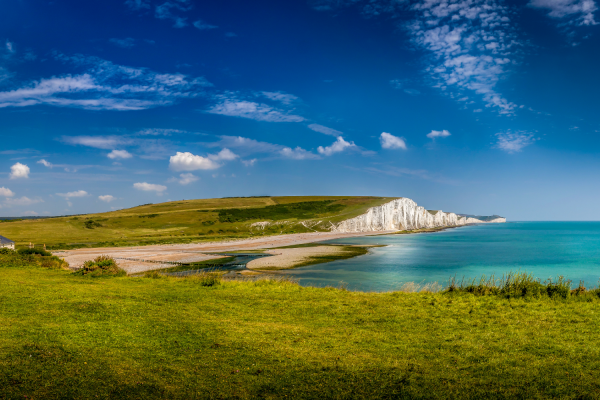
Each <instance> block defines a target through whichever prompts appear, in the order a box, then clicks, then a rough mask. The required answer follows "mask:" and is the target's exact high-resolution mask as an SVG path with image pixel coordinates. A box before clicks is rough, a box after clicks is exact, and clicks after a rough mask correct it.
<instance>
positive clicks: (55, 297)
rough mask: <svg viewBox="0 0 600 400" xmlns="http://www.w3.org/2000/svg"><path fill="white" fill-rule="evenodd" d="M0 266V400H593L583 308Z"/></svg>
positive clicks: (587, 314)
mask: <svg viewBox="0 0 600 400" xmlns="http://www.w3.org/2000/svg"><path fill="white" fill-rule="evenodd" d="M6 260H8V259H5V260H4V261H3V260H2V259H0V275H1V277H2V278H1V279H0V398H3V399H75V398H76V399H115V398H119V399H167V398H168V399H194V398H201V399H206V398H214V399H255V398H266V399H285V398H289V399H303V398H315V399H316V398H319V399H322V398H336V399H379V398H385V399H390V398H407V399H408V398H448V399H461V398H465V399H466V398H498V399H514V398H528V399H529V398H565V399H567V398H568V399H571V398H572V399H588V398H590V399H591V398H598V397H600V344H599V343H600V318H598V313H599V310H600V300H599V299H598V295H597V293H596V292H593V293H589V292H588V293H586V295H585V296H584V295H580V296H577V295H575V294H572V295H571V294H569V292H568V291H567V292H565V293H563V294H564V295H565V296H566V298H563V297H562V295H560V293H558V294H559V295H557V296H554V297H552V298H551V297H548V295H546V294H545V293H546V289H544V292H543V294H542V295H541V296H539V297H536V296H529V297H525V298H523V297H518V296H517V297H515V298H507V297H510V296H513V295H515V294H514V293H513V294H512V295H511V294H510V293H509V294H507V293H508V292H507V293H504V292H503V293H504V294H502V293H497V294H496V295H489V294H488V295H476V294H473V293H465V291H464V290H463V291H455V292H446V293H402V292H394V293H380V294H377V293H360V292H349V291H345V290H340V289H336V288H320V289H319V288H305V287H300V286H298V285H296V284H294V283H293V282H289V281H273V280H270V281H269V280H258V281H221V280H220V279H218V278H216V279H215V278H214V276H213V277H208V276H204V277H202V276H201V277H195V278H164V277H163V278H158V279H151V278H130V277H122V278H89V277H85V276H76V275H73V274H71V273H69V272H67V271H62V270H48V269H43V268H40V267H39V266H26V265H24V264H23V263H21V264H19V263H16V264H15V263H14V262H10V261H6ZM25 264H26V263H25ZM9 265H14V266H12V267H11V266H9ZM155 276H158V275H156V274H155ZM209 278H210V279H209ZM474 293H477V291H474ZM548 293H550V292H548ZM539 294H540V293H538V295H539Z"/></svg>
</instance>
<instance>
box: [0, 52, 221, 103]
mask: <svg viewBox="0 0 600 400" xmlns="http://www.w3.org/2000/svg"><path fill="white" fill-rule="evenodd" d="M55 58H56V59H57V60H59V61H63V62H65V63H68V64H72V65H74V66H75V67H76V68H79V69H82V70H83V73H81V74H78V75H61V76H55V77H51V78H45V79H40V80H38V81H33V82H30V83H27V84H25V85H23V86H21V87H19V88H16V89H13V90H10V91H5V92H0V108H2V107H27V106H34V105H41V104H43V105H49V106H55V107H74V108H83V109H88V110H117V111H128V110H144V109H148V108H153V107H159V106H166V105H171V104H173V103H175V102H176V101H177V100H179V99H182V98H192V97H197V96H200V95H202V94H203V88H206V87H209V86H212V85H211V84H210V83H209V82H208V81H206V79H204V78H202V77H199V78H190V77H188V76H187V75H183V74H179V73H177V74H161V73H157V72H154V71H151V70H149V69H147V68H132V67H127V66H121V65H116V64H113V63H111V62H110V61H106V60H102V59H100V58H98V57H85V56H82V55H75V56H72V57H69V56H65V55H62V54H55Z"/></svg>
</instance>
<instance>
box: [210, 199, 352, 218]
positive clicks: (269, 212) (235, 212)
mask: <svg viewBox="0 0 600 400" xmlns="http://www.w3.org/2000/svg"><path fill="white" fill-rule="evenodd" d="M332 203H333V200H323V201H305V202H302V203H289V204H277V205H274V206H267V207H263V208H228V209H224V210H218V211H219V222H244V221H250V220H253V219H263V220H272V221H279V220H282V219H291V218H298V219H309V218H316V217H318V216H319V215H320V214H328V213H334V212H338V211H340V210H343V209H344V208H345V206H344V205H342V204H332Z"/></svg>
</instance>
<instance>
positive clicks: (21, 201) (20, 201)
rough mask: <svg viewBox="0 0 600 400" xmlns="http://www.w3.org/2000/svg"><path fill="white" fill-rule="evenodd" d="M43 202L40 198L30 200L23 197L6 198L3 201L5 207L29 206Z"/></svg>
mask: <svg viewBox="0 0 600 400" xmlns="http://www.w3.org/2000/svg"><path fill="white" fill-rule="evenodd" d="M43 202H44V200H42V199H40V198H36V199H30V198H29V197H26V196H23V197H20V198H14V199H13V198H8V199H6V201H5V204H6V205H7V206H30V205H32V204H37V203H43Z"/></svg>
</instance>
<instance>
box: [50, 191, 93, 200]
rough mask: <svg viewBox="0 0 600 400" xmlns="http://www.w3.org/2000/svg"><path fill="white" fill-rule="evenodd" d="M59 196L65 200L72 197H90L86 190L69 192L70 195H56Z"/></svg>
mask: <svg viewBox="0 0 600 400" xmlns="http://www.w3.org/2000/svg"><path fill="white" fill-rule="evenodd" d="M56 195H57V196H60V197H64V198H65V199H67V200H68V199H70V198H72V197H85V196H88V192H86V191H85V190H77V191H75V192H68V193H56Z"/></svg>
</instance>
